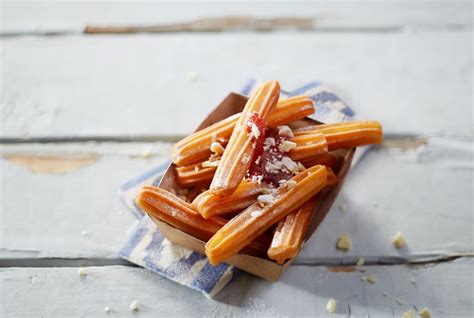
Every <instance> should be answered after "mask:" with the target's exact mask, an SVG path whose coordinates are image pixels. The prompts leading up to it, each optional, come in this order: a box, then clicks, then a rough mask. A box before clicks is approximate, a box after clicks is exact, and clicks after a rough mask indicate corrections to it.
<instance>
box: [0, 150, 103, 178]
mask: <svg viewBox="0 0 474 318" xmlns="http://www.w3.org/2000/svg"><path fill="white" fill-rule="evenodd" d="M3 158H4V159H5V160H8V161H9V162H11V163H13V164H15V165H17V166H21V167H23V168H26V169H28V170H30V171H31V172H33V173H35V174H61V173H68V172H71V171H75V170H78V169H80V168H83V167H86V166H89V165H92V164H94V163H95V162H96V161H97V160H98V159H99V156H98V155H83V156H76V155H54V156H53V155H33V154H10V155H4V156H3Z"/></svg>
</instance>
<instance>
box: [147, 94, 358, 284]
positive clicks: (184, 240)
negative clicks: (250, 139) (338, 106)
mask: <svg viewBox="0 0 474 318" xmlns="http://www.w3.org/2000/svg"><path fill="white" fill-rule="evenodd" d="M246 102H247V97H245V96H242V95H239V94H235V93H231V94H229V95H228V96H227V97H226V98H225V99H224V100H223V101H222V103H220V104H219V106H217V107H216V108H215V109H214V110H213V111H212V112H211V113H210V114H209V116H207V118H206V119H205V120H204V121H203V122H202V123H201V125H199V127H198V128H197V129H196V131H197V130H201V129H203V128H206V127H208V126H210V125H212V124H214V123H216V122H218V121H220V120H222V119H224V118H227V117H229V116H231V115H233V114H235V113H238V112H241V111H242V109H243V108H244V106H245V103H246ZM315 123H317V122H316V121H314V120H312V119H310V118H306V119H304V120H302V121H298V123H295V124H296V125H297V126H298V127H301V126H307V125H310V124H315ZM353 153H354V149H350V150H347V151H344V152H343V153H342V156H343V158H344V161H343V164H342V167H341V169H340V171H339V173H338V177H339V182H338V184H337V186H336V187H335V188H333V189H331V190H330V191H326V192H324V193H321V194H320V195H322V196H323V197H322V198H321V200H320V204H319V205H318V206H317V207H316V213H314V217H313V220H312V223H311V225H310V228H309V230H308V232H307V233H306V235H305V241H307V240H308V239H309V238H310V237H311V236H312V234H313V233H314V232H315V230H316V229H317V227H318V226H319V224H321V222H322V221H323V219H324V217H325V216H326V214H327V213H328V211H329V209H330V208H331V206H332V205H333V203H334V201H335V200H336V197H337V195H338V194H339V191H340V189H341V187H342V184H343V182H344V179H345V176H346V174H347V172H348V171H349V167H350V164H351V161H352V155H353ZM159 187H161V188H163V189H165V190H174V191H176V192H177V193H178V191H177V190H179V188H180V187H179V184H178V183H177V180H176V177H175V172H174V164H170V166H169V167H168V169H167V170H166V172H165V174H164V175H163V178H162V180H161V182H160V184H159ZM150 218H151V219H152V220H153V222H154V223H155V224H156V226H157V228H158V229H159V230H160V231H161V233H163V235H164V236H165V237H166V238H167V239H168V240H169V241H171V242H173V243H175V244H178V245H180V246H183V247H185V248H188V249H190V250H193V251H196V252H199V253H204V245H205V244H206V242H204V241H201V240H199V239H197V238H195V237H193V236H191V235H189V234H187V233H184V232H182V231H180V230H178V229H177V228H175V227H174V226H172V225H170V224H167V223H165V222H163V221H161V220H159V219H157V218H155V217H153V216H152V215H150ZM292 261H293V259H290V260H288V261H286V262H285V263H284V264H278V263H277V262H274V261H272V260H270V259H268V258H259V257H255V256H251V255H246V254H240V253H239V254H237V255H234V256H232V257H231V258H229V259H228V260H227V263H229V264H232V265H234V266H235V267H237V268H240V269H241V270H244V271H246V272H249V273H252V274H254V275H256V276H259V277H262V278H264V279H266V280H269V281H273V282H274V281H277V280H278V279H279V278H280V276H281V275H282V274H283V272H284V271H285V270H286V269H287V268H288V266H289V265H290V264H291V262H292Z"/></svg>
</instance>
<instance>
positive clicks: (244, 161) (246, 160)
mask: <svg viewBox="0 0 474 318" xmlns="http://www.w3.org/2000/svg"><path fill="white" fill-rule="evenodd" d="M249 161H250V156H249V155H248V154H245V155H243V157H242V163H243V164H246V163H247V162H249Z"/></svg>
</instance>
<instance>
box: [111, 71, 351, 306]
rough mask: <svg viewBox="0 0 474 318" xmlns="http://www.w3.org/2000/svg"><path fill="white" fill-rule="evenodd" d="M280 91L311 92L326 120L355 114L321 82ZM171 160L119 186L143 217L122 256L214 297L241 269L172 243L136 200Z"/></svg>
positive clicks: (128, 203) (247, 88)
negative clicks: (216, 261) (213, 262)
mask: <svg viewBox="0 0 474 318" xmlns="http://www.w3.org/2000/svg"><path fill="white" fill-rule="evenodd" d="M255 85H256V81H255V80H251V81H249V82H248V83H247V84H246V85H245V86H244V88H243V89H242V90H241V91H240V92H241V94H243V95H248V94H249V93H250V92H251V90H252V89H253V87H255ZM281 95H282V97H292V96H296V95H307V96H310V97H311V98H312V99H313V101H314V103H315V107H316V112H315V113H314V114H313V115H311V116H310V117H311V118H313V119H315V120H318V121H320V122H323V123H335V122H341V121H345V120H349V119H351V118H352V117H353V116H354V112H353V111H352V110H351V109H350V108H349V107H348V106H347V105H346V104H345V103H344V102H343V101H342V100H341V99H339V98H338V97H337V96H336V95H335V94H334V92H333V91H331V90H330V89H329V88H328V87H327V86H325V85H323V84H321V83H320V82H310V83H307V84H305V85H303V86H301V87H299V88H297V89H295V90H293V91H284V90H281ZM359 153H360V152H359ZM359 157H360V155H359ZM354 159H356V158H354ZM169 163H170V162H169V161H165V162H161V163H160V164H158V165H157V166H156V167H155V168H153V169H151V170H149V171H146V172H145V173H143V174H141V175H139V176H137V177H135V178H133V179H131V180H129V181H128V182H125V183H124V184H123V185H122V186H121V187H120V190H119V193H120V197H121V199H122V200H123V202H124V203H125V205H126V206H127V207H128V208H129V209H130V211H131V212H133V213H134V214H135V215H136V217H137V218H138V219H139V220H140V221H139V222H138V224H137V225H136V226H135V227H134V228H133V229H132V231H131V234H130V235H129V237H128V238H127V240H126V242H125V244H124V245H123V247H122V248H121V249H120V251H119V256H120V257H122V258H124V259H126V260H128V261H130V262H132V263H134V264H137V265H139V266H143V267H145V268H147V269H149V270H151V271H153V272H155V273H158V274H160V275H163V276H165V277H167V278H169V279H171V280H172V281H175V282H177V283H179V284H182V285H185V286H187V287H189V288H192V289H195V290H197V291H200V292H202V293H203V294H204V295H205V296H207V297H209V298H212V297H213V296H214V295H216V294H217V293H218V292H219V291H220V290H221V289H222V288H223V287H224V286H225V285H226V284H227V283H228V282H229V281H230V280H231V279H232V278H233V277H234V276H235V275H236V274H237V273H238V270H237V269H236V268H235V267H233V266H232V265H228V264H225V263H221V264H219V265H217V266H211V265H210V263H209V262H208V261H207V258H206V256H204V255H203V254H200V253H196V252H193V251H191V250H188V249H186V248H183V247H181V246H178V245H175V244H173V243H171V242H170V241H168V240H167V239H165V238H164V237H163V235H162V234H161V233H160V232H159V231H158V230H157V229H156V227H155V225H154V223H153V221H151V219H150V218H149V217H148V216H147V215H146V214H144V213H143V211H141V210H140V208H139V207H138V206H137V205H136V204H135V197H136V195H137V193H138V191H139V189H140V188H141V187H142V186H143V185H158V184H159V182H160V180H161V176H162V174H163V173H164V171H165V170H166V168H167V167H168V165H169Z"/></svg>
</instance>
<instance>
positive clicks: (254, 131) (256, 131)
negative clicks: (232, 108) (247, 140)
mask: <svg viewBox="0 0 474 318" xmlns="http://www.w3.org/2000/svg"><path fill="white" fill-rule="evenodd" d="M250 130H251V133H252V136H253V137H254V138H255V139H258V137H260V130H259V129H258V127H257V125H255V124H254V123H252V125H251V126H250Z"/></svg>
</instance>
